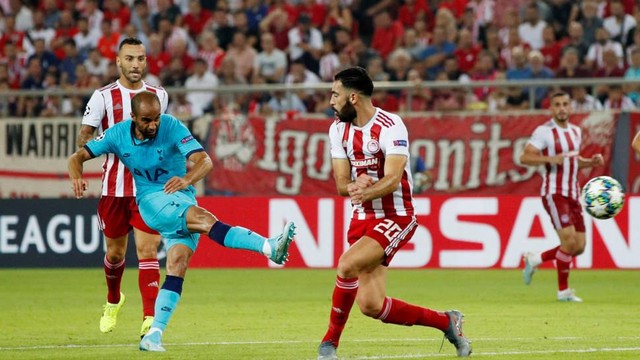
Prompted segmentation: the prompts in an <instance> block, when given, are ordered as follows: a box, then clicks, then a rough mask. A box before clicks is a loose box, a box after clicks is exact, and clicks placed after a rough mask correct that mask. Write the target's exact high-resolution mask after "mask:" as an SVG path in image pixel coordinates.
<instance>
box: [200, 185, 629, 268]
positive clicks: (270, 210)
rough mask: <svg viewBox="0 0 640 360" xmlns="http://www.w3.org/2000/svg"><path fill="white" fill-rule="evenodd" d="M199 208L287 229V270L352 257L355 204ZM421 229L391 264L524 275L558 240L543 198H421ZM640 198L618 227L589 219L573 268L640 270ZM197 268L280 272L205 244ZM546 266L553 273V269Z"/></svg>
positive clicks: (240, 201) (277, 200) (258, 201)
mask: <svg viewBox="0 0 640 360" xmlns="http://www.w3.org/2000/svg"><path fill="white" fill-rule="evenodd" d="M199 202H200V205H202V206H204V207H205V208H207V209H209V210H210V211H212V212H213V213H214V214H215V215H216V216H217V217H218V218H219V219H220V220H222V221H224V222H226V223H229V224H234V225H241V226H244V227H247V228H251V229H252V230H254V231H256V232H258V233H260V234H263V235H266V236H275V235H277V234H278V233H280V232H281V231H282V226H283V225H284V223H285V222H286V221H294V222H295V223H296V225H297V236H296V240H295V242H294V243H293V245H292V247H291V251H290V254H291V255H290V260H289V262H288V263H287V264H286V267H295V268H332V267H335V266H336V265H337V263H338V259H339V258H340V255H341V254H342V253H343V252H344V251H345V250H346V249H347V243H346V231H347V228H348V225H349V218H350V203H349V200H348V199H347V198H341V197H307V196H304V197H273V198H269V197H245V198H237V197H205V198H201V199H200V200H199ZM416 213H417V218H418V223H419V228H418V230H417V231H416V233H415V235H414V237H413V239H412V240H411V242H409V244H407V246H405V247H404V248H403V249H402V250H400V251H399V252H398V253H397V255H396V257H395V258H394V260H393V262H392V264H391V265H392V266H393V267H404V268H507V269H509V268H518V267H521V266H522V264H521V257H522V254H523V253H524V252H526V251H543V250H547V249H550V248H552V247H554V246H556V245H558V243H559V240H558V238H557V235H556V232H555V230H554V229H553V226H552V225H551V221H550V220H549V218H548V215H547V214H546V212H545V211H544V208H543V206H542V201H541V200H540V198H539V197H537V196H532V197H527V196H517V195H506V196H482V197H465V196H447V195H436V196H432V197H417V198H416ZM639 216H640V197H630V198H628V199H627V202H626V204H625V208H624V209H623V210H622V212H621V213H620V214H619V215H618V216H617V217H615V218H614V219H611V220H594V219H592V218H591V217H589V216H588V215H585V225H586V229H587V230H586V237H587V241H586V243H587V247H586V249H585V252H584V253H583V254H582V255H580V256H578V257H576V259H575V260H574V261H575V264H574V266H575V267H577V268H585V269H605V268H632V269H640V256H638V254H640V230H639V229H638V227H637V226H631V224H632V222H631V220H630V219H632V218H636V219H637V218H638V217H639ZM191 266H193V267H279V266H278V265H275V264H273V263H270V262H269V261H268V260H267V259H266V258H265V257H264V256H261V255H258V254H254V253H251V252H248V251H242V250H231V249H226V248H223V247H221V246H219V245H218V244H216V243H214V242H213V241H211V240H209V239H208V238H207V237H205V236H203V237H202V238H201V239H200V243H199V245H198V249H197V251H196V253H195V255H194V257H193V258H192V260H191ZM546 266H548V267H551V266H553V265H552V264H551V263H549V264H546Z"/></svg>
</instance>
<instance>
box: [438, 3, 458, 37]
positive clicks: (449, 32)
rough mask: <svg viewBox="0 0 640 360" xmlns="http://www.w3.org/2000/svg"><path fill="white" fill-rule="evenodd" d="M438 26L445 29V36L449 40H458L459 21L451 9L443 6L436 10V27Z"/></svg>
mask: <svg viewBox="0 0 640 360" xmlns="http://www.w3.org/2000/svg"><path fill="white" fill-rule="evenodd" d="M437 27H439V28H442V29H444V37H445V39H446V40H447V41H448V42H451V43H455V42H456V39H457V36H458V23H457V22H456V18H455V17H454V16H453V13H452V12H451V11H450V10H449V9H447V8H442V7H441V8H440V9H438V11H436V16H435V24H434V28H437Z"/></svg>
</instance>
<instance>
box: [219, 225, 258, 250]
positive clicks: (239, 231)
mask: <svg viewBox="0 0 640 360" xmlns="http://www.w3.org/2000/svg"><path fill="white" fill-rule="evenodd" d="M266 240H267V239H265V238H264V237H262V236H261V235H259V234H257V233H255V232H253V231H251V230H249V229H245V228H243V227H241V226H233V227H231V229H229V232H227V234H226V235H225V237H224V246H226V247H228V248H233V249H245V250H251V251H255V252H257V253H260V254H262V248H263V246H264V242H265V241H266Z"/></svg>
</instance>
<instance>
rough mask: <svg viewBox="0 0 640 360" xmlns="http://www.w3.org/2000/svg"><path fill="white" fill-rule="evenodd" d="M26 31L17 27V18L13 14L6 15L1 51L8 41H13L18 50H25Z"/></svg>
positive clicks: (0, 40)
mask: <svg viewBox="0 0 640 360" xmlns="http://www.w3.org/2000/svg"><path fill="white" fill-rule="evenodd" d="M24 39H25V33H24V32H22V31H18V30H17V29H16V18H15V17H14V16H13V15H9V16H6V17H5V23H4V31H3V33H2V36H0V51H2V49H3V48H4V45H5V44H6V43H8V42H10V43H13V44H14V45H15V46H16V48H17V49H18V52H23V51H24V49H25V46H24Z"/></svg>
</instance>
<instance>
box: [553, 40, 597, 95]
mask: <svg viewBox="0 0 640 360" xmlns="http://www.w3.org/2000/svg"><path fill="white" fill-rule="evenodd" d="M579 59H580V58H579V54H578V50H576V49H575V48H572V47H570V48H567V49H566V50H565V52H564V55H562V60H561V61H560V69H559V70H558V72H557V73H556V78H557V79H579V78H587V77H591V71H589V70H587V69H586V68H585V67H584V66H582V65H581V64H580V60H579ZM562 91H564V92H566V93H570V92H571V88H569V87H563V88H562Z"/></svg>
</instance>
